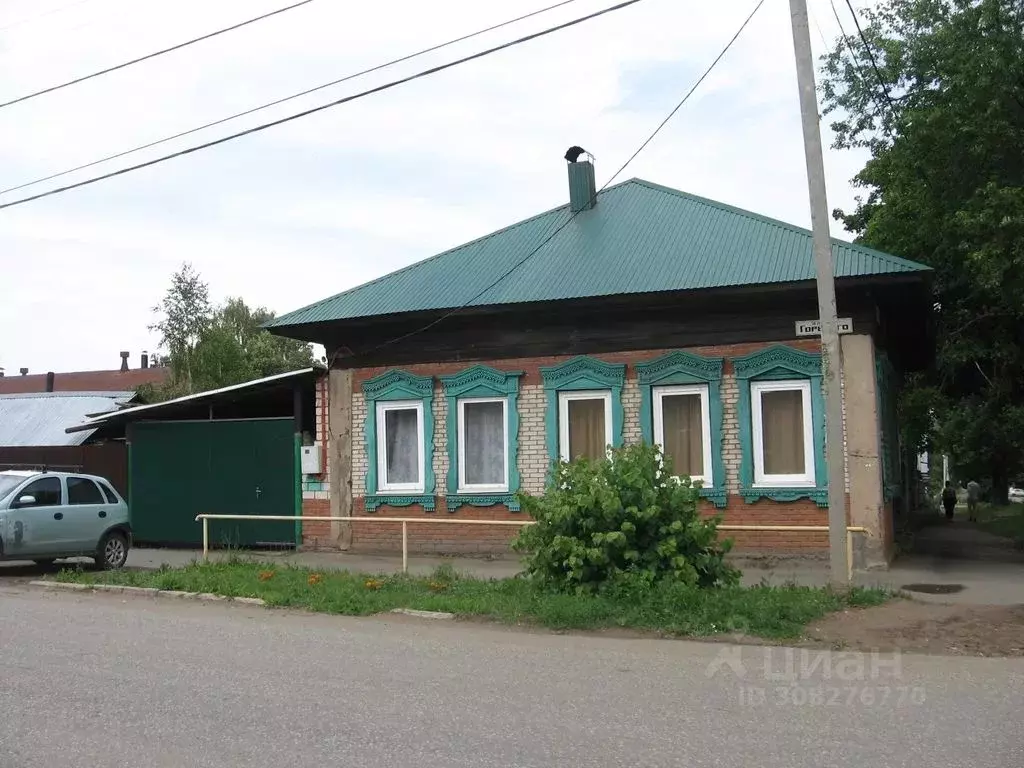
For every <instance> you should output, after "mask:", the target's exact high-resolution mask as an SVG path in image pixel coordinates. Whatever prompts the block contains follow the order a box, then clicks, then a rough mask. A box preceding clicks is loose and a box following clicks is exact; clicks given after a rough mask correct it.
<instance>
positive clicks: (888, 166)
mask: <svg viewBox="0 0 1024 768" xmlns="http://www.w3.org/2000/svg"><path fill="white" fill-rule="evenodd" d="M862 13H863V15H864V17H865V19H866V21H867V24H866V25H862V27H863V34H864V38H865V40H866V41H867V42H866V45H865V43H864V42H862V41H861V39H860V36H859V35H852V36H851V37H849V38H847V39H840V40H839V41H837V44H836V47H835V49H834V50H833V51H832V52H831V53H829V54H828V55H827V56H826V57H825V58H824V61H823V75H824V76H823V79H822V94H823V98H824V105H825V114H826V115H832V117H833V120H834V122H833V123H832V127H833V130H834V131H835V134H836V141H835V146H836V147H837V148H853V147H859V148H867V149H868V150H869V151H870V153H871V159H870V160H869V161H868V162H867V164H866V165H865V166H864V168H863V169H862V170H861V171H860V173H858V174H857V176H856V177H855V178H854V184H855V185H856V186H858V187H860V188H862V189H863V190H865V191H866V196H862V197H858V198H857V205H856V208H855V209H854V210H853V211H850V212H845V211H842V210H837V211H835V213H834V215H835V216H836V218H837V219H840V220H842V221H843V223H844V224H845V226H846V227H847V229H849V230H850V231H852V232H854V233H856V234H857V236H858V240H859V241H860V242H863V243H865V244H866V245H869V246H872V247H875V248H878V249H880V250H884V251H889V252H892V253H896V254H899V255H901V256H904V257H906V258H909V259H914V260H917V261H920V262H923V263H925V264H928V265H929V266H931V267H933V268H934V270H935V274H934V283H933V285H934V291H935V321H936V329H937V341H938V346H937V351H936V352H937V354H936V363H935V366H934V370H932V371H929V372H928V375H927V376H926V377H925V378H924V379H922V380H920V381H918V382H915V385H916V386H915V387H913V388H911V389H910V391H909V392H908V396H907V397H906V398H904V403H903V412H904V414H905V415H906V416H907V420H908V422H909V423H911V424H912V425H914V427H915V431H916V432H918V433H920V434H916V435H910V439H911V440H914V441H916V440H918V439H927V438H928V437H929V435H928V434H927V429H925V428H924V427H923V425H930V424H931V423H932V420H931V418H930V417H928V418H926V417H925V416H924V414H922V412H921V410H922V409H927V410H929V411H930V412H931V413H932V414H934V416H935V421H934V423H935V424H936V427H935V429H934V430H933V433H934V434H933V435H932V436H933V437H934V438H935V439H936V441H937V442H938V444H939V446H940V447H941V448H943V449H944V450H946V451H947V452H949V453H951V454H952V455H954V456H955V457H956V461H957V465H958V467H960V468H961V469H963V470H965V472H967V473H970V474H971V475H973V476H975V477H988V478H990V479H991V481H992V485H993V490H994V494H995V497H996V499H997V500H1002V501H1005V499H1006V491H1007V486H1008V482H1009V480H1011V479H1012V478H1013V477H1014V476H1015V475H1017V474H1019V473H1020V471H1021V469H1022V468H1024V349H1022V345H1024V151H1022V149H1021V148H1022V147H1024V2H1021V0H883V2H881V3H880V4H879V5H878V6H877V7H876V8H875V9H873V10H865V11H863V12H862ZM872 59H873V60H874V64H872ZM875 66H877V71H876V69H875ZM922 393H927V396H922ZM917 447H920V446H917Z"/></svg>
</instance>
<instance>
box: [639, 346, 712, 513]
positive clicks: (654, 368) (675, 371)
mask: <svg viewBox="0 0 1024 768" xmlns="http://www.w3.org/2000/svg"><path fill="white" fill-rule="evenodd" d="M723 362H724V360H723V358H721V357H700V356H699V355H694V354H692V353H690V352H682V351H676V352H669V353H668V354H665V355H662V356H661V357H658V358H655V359H654V360H651V361H649V362H646V363H641V364H639V365H637V366H636V372H637V381H638V383H639V385H640V434H641V435H642V437H643V439H644V442H647V443H651V444H653V443H654V388H655V387H664V386H672V385H685V384H698V385H706V386H707V388H708V420H709V422H710V424H711V484H710V485H708V486H704V487H702V488H701V489H700V495H701V496H702V497H704V498H706V499H708V500H709V501H710V502H711V503H712V504H714V505H715V506H716V507H718V508H719V509H721V508H723V507H725V505H726V503H727V501H728V498H727V496H726V482H725V464H724V462H723V460H722V365H723Z"/></svg>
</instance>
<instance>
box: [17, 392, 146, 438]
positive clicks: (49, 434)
mask: <svg viewBox="0 0 1024 768" xmlns="http://www.w3.org/2000/svg"><path fill="white" fill-rule="evenodd" d="M134 397H135V393H134V392H33V393H26V394H16V395H0V445H2V446H7V447H13V446H19V447H20V446H57V445H81V444H82V443H84V442H85V441H86V440H88V439H89V437H90V436H91V435H92V433H93V431H94V430H92V429H87V430H86V431H79V432H77V433H76V434H73V435H70V434H68V433H67V431H66V429H67V427H68V426H69V425H72V424H77V423H79V422H81V421H82V420H83V419H85V418H87V417H88V416H89V414H97V413H99V414H104V415H106V414H108V413H109V412H112V411H113V412H116V411H117V409H118V408H120V407H121V406H122V405H124V404H126V403H129V402H131V400H132V399H133V398H134Z"/></svg>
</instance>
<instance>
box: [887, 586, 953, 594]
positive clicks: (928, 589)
mask: <svg viewBox="0 0 1024 768" xmlns="http://www.w3.org/2000/svg"><path fill="white" fill-rule="evenodd" d="M963 588H964V585H963V584H904V585H903V586H902V587H901V589H905V590H906V591H907V592H924V593H925V594H928V595H951V594H953V593H954V592H960V591H961V590H962V589H963Z"/></svg>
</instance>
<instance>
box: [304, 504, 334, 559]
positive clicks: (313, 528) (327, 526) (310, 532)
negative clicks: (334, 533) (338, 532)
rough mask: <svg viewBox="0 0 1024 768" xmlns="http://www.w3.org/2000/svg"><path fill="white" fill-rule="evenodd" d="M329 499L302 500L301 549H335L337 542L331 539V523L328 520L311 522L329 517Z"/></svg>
mask: <svg viewBox="0 0 1024 768" xmlns="http://www.w3.org/2000/svg"><path fill="white" fill-rule="evenodd" d="M330 514H331V501H330V499H309V498H303V499H302V548H303V549H336V548H337V542H336V541H334V540H333V538H332V537H331V523H330V521H328V520H311V519H310V518H315V517H318V516H319V517H329V516H330Z"/></svg>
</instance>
